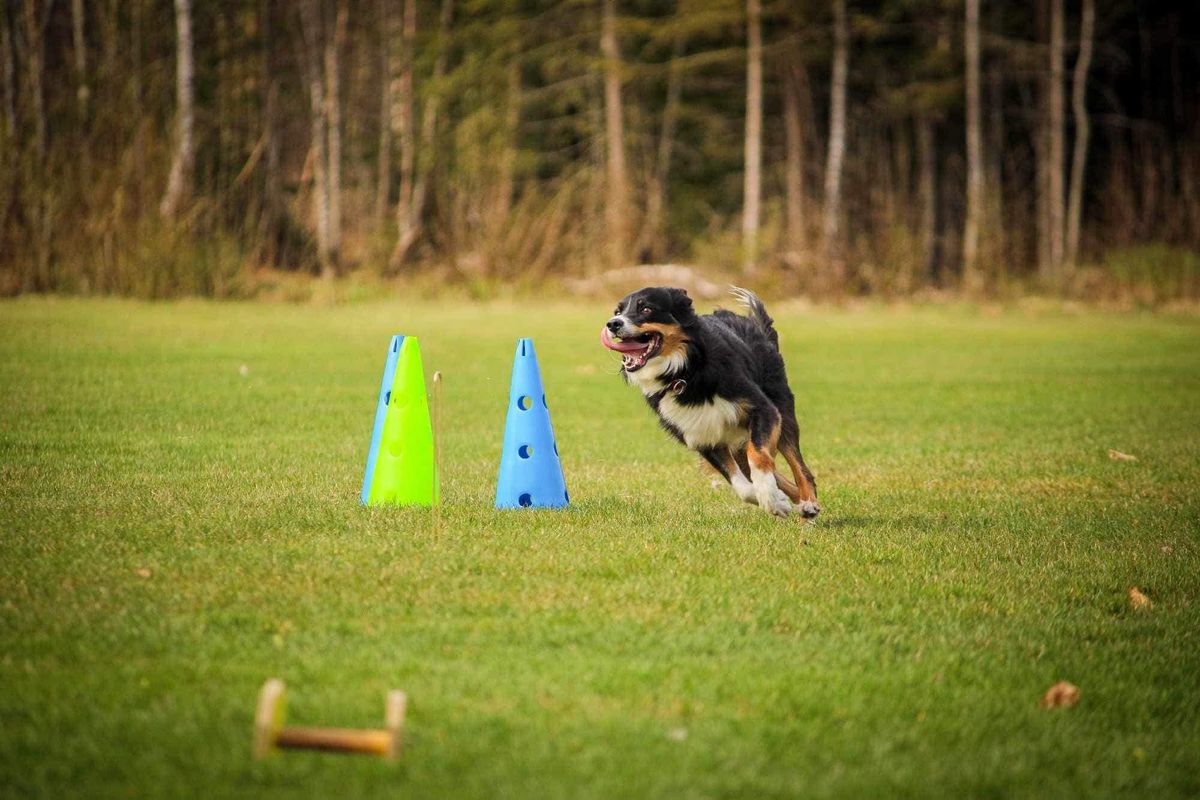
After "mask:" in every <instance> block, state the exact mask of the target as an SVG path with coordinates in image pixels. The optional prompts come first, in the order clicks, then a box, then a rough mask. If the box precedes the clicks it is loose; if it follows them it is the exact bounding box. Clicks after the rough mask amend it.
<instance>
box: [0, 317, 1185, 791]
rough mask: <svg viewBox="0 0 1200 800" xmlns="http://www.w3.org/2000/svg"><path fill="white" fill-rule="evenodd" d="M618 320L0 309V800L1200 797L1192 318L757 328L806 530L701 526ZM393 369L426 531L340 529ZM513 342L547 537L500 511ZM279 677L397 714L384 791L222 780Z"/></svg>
mask: <svg viewBox="0 0 1200 800" xmlns="http://www.w3.org/2000/svg"><path fill="white" fill-rule="evenodd" d="M768 305H770V304H768ZM607 311H609V306H607V305H601V306H591V307H569V306H565V305H555V304H549V305H545V304H540V303H537V302H533V301H529V302H526V303H521V304H513V305H496V306H478V307H472V306H461V305H457V306H451V305H426V304H424V303H420V302H416V301H413V302H407V303H396V304H393V305H356V306H345V307H338V308H332V309H320V308H309V307H291V306H279V305H253V304H242V305H236V304H231V305H223V304H215V303H201V302H195V303H191V302H189V303H178V304H163V305H142V304H135V303H128V302H118V301H68V300H28V301H19V302H6V303H4V304H2V305H0V404H2V405H0V407H2V408H3V413H2V417H0V794H2V795H5V796H13V797H30V796H38V797H54V798H59V797H68V796H88V797H144V796H158V797H223V796H243V797H264V798H271V797H292V796H295V797H332V796H344V797H375V796H378V797H384V796H387V797H398V796H399V797H439V796H440V797H566V796H570V797H603V798H608V797H612V798H616V797H642V796H663V797H790V796H803V797H835V796H837V797H844V796H850V797H854V796H858V797H880V796H906V797H929V796H947V797H967V796H970V797H1002V796H1045V797H1104V796H1126V797H1133V796H1138V797H1152V798H1165V797H1184V796H1192V797H1195V796H1197V795H1198V794H1200V466H1198V464H1200V320H1197V319H1195V318H1173V317H1163V316H1158V317H1156V316H1115V315H1102V314H1091V313H1085V314H1079V315H1065V314H1061V313H1050V312H1043V313H1039V314H1029V313H1022V312H1018V311H1011V312H1005V313H1000V314H994V315H990V316H989V315H981V314H977V313H974V312H971V311H968V310H965V309H958V310H955V309H949V310H946V309H943V310H922V309H918V310H914V311H898V310H888V309H882V310H872V311H860V312H846V311H819V312H801V311H800V310H798V309H788V308H787V307H785V306H777V307H775V308H773V311H774V312H775V314H776V316H777V317H778V319H779V327H780V329H781V331H782V336H783V341H784V350H785V356H786V357H787V360H788V364H789V369H790V375H791V381H792V386H793V388H794V389H795V391H796V393H797V396H798V399H799V406H800V408H801V413H800V417H801V425H802V429H803V434H802V444H803V449H804V453H805V457H806V458H807V460H808V462H809V464H810V465H811V466H812V468H813V470H814V471H815V473H816V475H817V479H818V482H819V486H820V490H821V500H822V503H823V506H824V509H825V510H824V513H823V514H822V516H821V518H820V521H819V522H818V523H817V524H816V525H811V526H806V525H804V524H802V523H801V522H799V521H798V520H788V521H779V520H776V519H772V518H769V517H767V516H766V515H764V514H762V513H761V512H759V511H758V510H757V509H755V508H753V507H750V506H746V505H743V504H741V503H739V502H737V501H736V500H734V499H733V497H732V495H731V494H729V493H728V492H727V491H725V490H722V491H715V490H714V489H712V488H711V487H710V486H709V483H708V480H707V478H705V477H703V476H701V474H700V472H699V470H698V469H697V467H696V465H695V463H694V459H693V457H691V456H689V455H688V454H687V453H686V452H685V451H684V450H683V449H682V448H680V447H678V446H677V445H675V444H674V443H673V442H670V441H669V440H668V438H667V437H666V435H665V434H663V433H661V432H660V431H659V430H658V429H657V426H656V423H655V421H654V418H653V416H652V415H651V413H650V412H649V411H648V410H647V409H646V408H645V407H644V404H643V403H642V402H641V400H640V398H639V397H638V396H637V395H636V393H635V392H634V390H632V389H629V388H627V387H625V386H623V385H622V383H621V381H620V380H619V378H617V377H616V375H615V357H614V356H612V355H611V354H609V353H607V352H605V351H604V350H602V349H601V347H600V346H599V344H598V342H597V333H598V330H599V327H600V324H601V322H602V321H603V320H604V319H605V318H606V312H607ZM395 331H403V332H406V333H408V334H412V335H418V336H419V337H420V338H421V343H422V349H423V351H424V355H425V365H426V370H427V373H428V372H431V371H432V370H433V369H439V370H441V371H442V372H443V373H444V374H445V376H446V380H445V388H444V411H445V417H446V420H447V424H446V426H445V429H444V432H443V452H442V460H443V464H444V475H443V483H442V485H443V492H444V497H445V500H446V502H445V505H444V507H443V511H442V517H441V519H442V522H441V526H440V528H438V529H435V527H434V525H433V516H432V515H431V512H428V511H425V510H416V509H363V508H361V507H360V506H359V505H358V491H359V487H360V482H361V479H362V475H361V471H362V467H363V462H364V459H365V450H366V446H367V440H368V437H369V434H370V426H371V420H372V417H373V413H374V403H375V397H376V392H377V389H378V381H379V372H380V370H381V368H382V365H383V356H384V348H385V347H386V343H387V337H388V335H389V334H391V333H393V332H395ZM518 336H533V337H534V338H535V340H536V342H537V347H538V354H539V357H540V360H541V365H542V371H543V374H544V377H545V380H546V384H547V392H548V395H549V405H550V409H551V413H552V415H553V421H554V425H555V430H556V433H557V437H558V445H559V450H560V452H561V454H562V457H563V462H564V467H565V471H566V477H567V483H568V488H569V490H570V494H571V498H572V501H573V506H572V507H571V508H570V509H568V510H565V511H561V512H549V511H535V512H528V511H516V512H503V513H501V512H496V511H494V510H493V509H492V508H491V499H492V492H493V490H494V480H495V472H496V467H497V464H498V460H499V453H500V444H501V439H502V433H503V420H504V415H505V401H506V393H507V383H508V371H509V368H510V365H511V363H512V354H513V346H514V344H515V341H516V338H517V337H518ZM243 365H245V367H246V369H245V370H242V369H241V368H242V366H243ZM243 372H244V373H245V374H243ZM1109 448H1116V449H1118V450H1121V451H1124V452H1127V453H1132V454H1134V455H1136V456H1137V458H1138V460H1137V461H1124V462H1122V461H1113V460H1110V459H1109V457H1108V454H1107V453H1108V449H1109ZM1135 585H1136V586H1138V587H1140V588H1141V589H1142V590H1143V591H1144V592H1145V593H1146V594H1147V595H1148V596H1149V597H1150V599H1151V600H1152V601H1153V603H1154V607H1153V609H1152V610H1151V611H1149V612H1144V613H1138V612H1135V611H1133V610H1131V609H1130V607H1129V601H1128V598H1127V596H1126V592H1127V590H1128V588H1129V587H1130V586H1135ZM273 675H277V676H280V677H282V678H284V679H285V680H286V681H287V682H288V684H289V688H290V698H291V703H290V717H291V719H292V720H293V721H295V722H297V723H301V724H303V723H308V724H316V723H327V724H342V725H354V726H367V725H376V724H379V723H380V722H381V721H382V713H383V695H384V691H385V690H386V689H388V688H390V687H393V686H394V687H400V688H403V689H406V690H407V691H408V692H409V694H410V697H411V707H410V714H409V726H408V734H409V736H408V749H407V751H406V753H405V755H404V757H403V759H402V760H401V762H399V763H397V764H394V765H387V764H384V763H382V762H379V761H376V760H372V759H362V758H345V757H338V756H328V755H319V754H296V753H292V754H285V755H282V756H279V757H276V758H274V759H271V760H269V761H267V762H263V763H255V762H253V761H251V760H250V758H249V746H250V730H251V719H252V716H253V708H254V702H255V697H256V694H257V691H258V689H259V686H260V685H261V684H262V682H263V680H264V679H265V678H267V677H269V676H273ZM1058 680H1069V681H1071V682H1073V683H1075V684H1077V685H1078V686H1079V687H1080V688H1081V690H1082V697H1081V700H1080V703H1079V705H1078V706H1076V707H1075V708H1072V709H1065V710H1057V711H1044V710H1041V709H1039V708H1038V707H1037V702H1038V699H1039V697H1040V696H1041V694H1042V693H1043V692H1044V691H1045V690H1046V688H1047V687H1049V686H1050V685H1051V684H1052V683H1054V682H1055V681H1058Z"/></svg>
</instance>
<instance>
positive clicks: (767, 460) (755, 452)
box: [746, 422, 779, 472]
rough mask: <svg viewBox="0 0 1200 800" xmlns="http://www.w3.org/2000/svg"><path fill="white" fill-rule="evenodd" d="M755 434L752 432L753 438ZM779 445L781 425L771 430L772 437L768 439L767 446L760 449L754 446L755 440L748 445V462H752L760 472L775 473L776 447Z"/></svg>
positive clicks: (751, 464) (777, 424)
mask: <svg viewBox="0 0 1200 800" xmlns="http://www.w3.org/2000/svg"><path fill="white" fill-rule="evenodd" d="M753 435H754V433H753V431H751V436H752V437H753ZM778 444H779V423H778V422H776V423H775V426H774V427H773V428H771V435H770V437H769V438H768V439H767V446H766V447H763V448H759V447H758V446H756V445H755V444H754V440H753V438H751V440H750V441H749V442H748V443H747V444H746V460H747V461H749V462H750V466H751V467H752V468H753V469H757V470H758V471H760V472H774V471H775V447H776V445H778Z"/></svg>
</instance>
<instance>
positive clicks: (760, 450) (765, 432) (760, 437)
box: [746, 397, 792, 517]
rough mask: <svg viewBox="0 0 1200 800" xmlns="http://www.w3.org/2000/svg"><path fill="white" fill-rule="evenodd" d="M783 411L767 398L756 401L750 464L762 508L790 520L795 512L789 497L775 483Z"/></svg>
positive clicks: (752, 412)
mask: <svg viewBox="0 0 1200 800" xmlns="http://www.w3.org/2000/svg"><path fill="white" fill-rule="evenodd" d="M779 424H780V417H779V410H778V409H776V408H775V406H774V404H772V403H771V401H769V400H767V398H766V397H762V398H761V399H758V400H755V401H754V404H753V405H752V406H751V408H750V413H749V427H750V441H749V442H747V444H746V461H747V462H749V464H750V482H751V484H753V486H754V495H755V497H756V498H757V499H758V505H759V506H760V507H761V508H763V509H765V510H766V511H767V513H769V514H774V515H775V516H777V517H786V516H787V515H788V514H790V513H791V511H792V504H791V502H789V501H788V498H787V495H786V494H784V493H783V490H782V489H780V488H779V484H778V483H777V482H776V481H775V448H776V446H777V445H778V444H779Z"/></svg>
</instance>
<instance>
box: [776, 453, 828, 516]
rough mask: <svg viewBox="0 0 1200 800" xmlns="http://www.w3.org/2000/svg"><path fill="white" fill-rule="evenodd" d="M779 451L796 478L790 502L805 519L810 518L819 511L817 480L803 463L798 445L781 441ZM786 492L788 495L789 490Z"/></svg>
mask: <svg viewBox="0 0 1200 800" xmlns="http://www.w3.org/2000/svg"><path fill="white" fill-rule="evenodd" d="M779 452H780V453H781V454H782V455H783V458H784V460H785V461H787V463H788V466H789V467H790V468H791V470H792V475H793V476H794V477H795V479H796V486H795V488H796V496H795V497H793V498H792V502H794V503H795V504H796V505H797V506H798V507H799V508H800V513H801V514H803V515H804V517H805V519H812V518H813V517H815V516H816V515H817V514H820V513H821V504H820V503H819V502H817V482H816V480H815V479H814V478H813V474H812V473H811V472H809V469H808V466H807V465H805V463H804V457H803V456H802V455H800V447H799V446H798V445H796V444H794V443H791V442H787V443H783V442H781V443H780V445H779ZM788 494H789V496H790V495H791V492H788Z"/></svg>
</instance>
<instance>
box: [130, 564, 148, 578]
mask: <svg viewBox="0 0 1200 800" xmlns="http://www.w3.org/2000/svg"><path fill="white" fill-rule="evenodd" d="M133 574H134V575H137V576H138V577H139V578H149V577H150V570H148V569H146V568H145V567H138V568H137V569H135V570H134V571H133Z"/></svg>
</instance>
